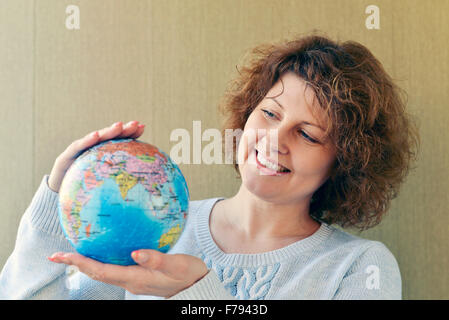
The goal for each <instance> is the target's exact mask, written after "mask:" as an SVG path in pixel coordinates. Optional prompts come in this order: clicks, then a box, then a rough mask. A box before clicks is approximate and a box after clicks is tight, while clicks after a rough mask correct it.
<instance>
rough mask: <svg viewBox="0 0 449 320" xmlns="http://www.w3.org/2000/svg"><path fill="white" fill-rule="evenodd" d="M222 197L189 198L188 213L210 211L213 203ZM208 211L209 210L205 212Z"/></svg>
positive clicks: (194, 213) (195, 213) (196, 213)
mask: <svg viewBox="0 0 449 320" xmlns="http://www.w3.org/2000/svg"><path fill="white" fill-rule="evenodd" d="M221 199H224V197H215V198H207V199H202V200H190V201H189V215H190V216H195V215H198V214H199V213H202V212H204V211H210V210H211V209H212V207H213V206H214V204H215V203H216V202H217V201H218V200H221ZM207 213H209V212H207Z"/></svg>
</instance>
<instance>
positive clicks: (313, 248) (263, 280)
mask: <svg viewBox="0 0 449 320" xmlns="http://www.w3.org/2000/svg"><path fill="white" fill-rule="evenodd" d="M47 179H48V175H46V176H44V178H43V180H42V182H41V185H40V186H39V189H38V190H37V192H36V194H35V195H34V197H33V200H32V201H31V204H30V206H29V207H28V209H27V210H26V212H25V214H24V215H23V217H22V220H21V222H20V226H19V230H18V234H17V241H16V246H15V249H14V251H13V252H12V254H11V256H10V257H9V259H8V261H7V262H6V264H5V266H4V268H3V270H2V273H1V274H0V298H2V299H160V298H159V297H152V296H135V295H132V294H130V293H129V292H126V291H125V290H124V289H122V288H120V287H115V286H112V285H108V284H104V283H101V282H98V281H94V280H91V279H90V278H88V277H87V276H85V275H83V274H81V273H78V274H75V275H71V276H69V272H67V270H68V268H67V266H66V265H63V264H55V263H52V262H49V261H48V260H47V257H48V256H50V255H51V254H52V253H54V252H56V251H71V252H72V251H73V248H72V247H71V246H70V244H69V242H68V241H67V240H66V239H65V238H64V235H63V231H62V230H61V228H60V225H59V219H58V215H57V200H58V194H57V193H55V192H53V191H52V190H50V189H49V188H48V185H47ZM220 199H223V198H212V199H206V200H200V201H191V202H190V206H189V215H188V219H187V223H186V227H185V229H184V231H183V233H182V235H181V237H180V239H179V240H178V242H177V243H176V245H175V246H174V247H173V248H172V250H171V251H170V253H186V254H191V255H194V256H197V257H200V258H201V259H203V261H205V263H206V265H207V267H208V268H209V269H210V271H209V273H208V274H207V275H206V276H205V277H204V278H202V279H201V280H200V281H198V282H197V283H195V284H194V285H193V286H191V287H190V288H187V289H185V290H184V291H181V292H180V293H178V294H177V295H175V296H173V297H172V298H171V299H401V276H400V272H399V268H398V264H397V262H396V259H395V258H394V256H393V255H392V254H391V252H390V251H389V250H388V249H387V248H386V247H385V246H384V245H383V244H382V243H380V242H378V241H371V240H365V239H361V238H359V237H356V236H353V235H350V234H348V233H346V232H344V231H341V230H339V229H337V228H335V227H333V226H330V225H328V224H325V223H322V224H321V227H320V228H319V229H318V230H317V231H316V232H315V233H314V234H313V235H311V236H310V237H308V238H306V239H303V240H300V241H297V242H295V243H293V244H291V245H288V246H286V247H283V248H281V249H277V250H274V251H269V252H264V253H258V254H226V253H224V252H223V251H221V250H220V249H219V248H218V247H217V245H216V244H215V242H214V241H213V239H212V237H211V234H210V230H209V214H210V211H211V209H212V207H213V205H214V204H215V202H216V201H218V200H220Z"/></svg>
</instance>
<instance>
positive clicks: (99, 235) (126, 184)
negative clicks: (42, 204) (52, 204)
mask: <svg viewBox="0 0 449 320" xmlns="http://www.w3.org/2000/svg"><path fill="white" fill-rule="evenodd" d="M188 205H189V191H188V188H187V184H186V181H185V179H184V176H183V175H182V173H181V170H180V169H179V167H178V166H177V165H176V164H175V163H174V162H173V161H172V160H171V159H170V157H169V156H168V155H167V154H165V153H164V152H163V151H161V150H159V149H158V148H157V147H155V146H153V145H151V144H148V143H144V142H141V141H137V140H135V139H117V140H109V141H105V142H102V143H100V144H98V145H96V146H94V147H92V148H90V149H87V150H86V151H84V152H83V153H82V154H81V155H79V156H78V157H77V159H76V160H75V161H74V163H73V164H72V165H71V167H70V168H69V170H68V171H67V173H66V175H65V177H64V179H63V181H62V184H61V187H60V190H59V199H58V214H59V220H60V223H61V226H62V229H63V231H64V234H65V236H66V238H67V239H68V240H69V242H70V243H71V244H72V246H73V247H74V248H75V249H76V251H77V252H78V253H80V254H82V255H84V256H87V257H89V258H92V259H95V260H98V261H101V262H103V263H112V264H118V265H131V264H135V262H134V260H133V259H132V258H131V252H132V251H134V250H138V249H154V250H158V251H160V252H163V253H166V252H167V251H168V250H170V248H172V247H173V245H174V244H175V243H176V241H177V240H178V238H179V236H180V235H181V232H182V231H183V229H184V225H185V222H186V218H187V213H188Z"/></svg>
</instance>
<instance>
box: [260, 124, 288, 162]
mask: <svg viewBox="0 0 449 320" xmlns="http://www.w3.org/2000/svg"><path fill="white" fill-rule="evenodd" d="M265 141H266V145H265V150H267V152H268V153H267V155H268V156H270V154H271V153H273V155H275V156H276V155H277V154H278V153H280V154H283V155H284V154H287V153H288V147H287V143H286V142H287V139H286V136H285V134H284V132H283V131H282V130H279V129H278V128H276V129H270V130H268V132H267V135H266V140H265Z"/></svg>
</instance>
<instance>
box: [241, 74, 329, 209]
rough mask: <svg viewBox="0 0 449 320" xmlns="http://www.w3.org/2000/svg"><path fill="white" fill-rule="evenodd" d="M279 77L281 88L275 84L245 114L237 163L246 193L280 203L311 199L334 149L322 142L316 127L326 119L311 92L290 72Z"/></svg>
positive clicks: (320, 183) (322, 178) (322, 181)
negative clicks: (285, 169) (248, 113)
mask: <svg viewBox="0 0 449 320" xmlns="http://www.w3.org/2000/svg"><path fill="white" fill-rule="evenodd" d="M281 79H282V82H283V84H282V83H281V81H278V82H277V83H276V84H275V85H274V86H273V87H272V88H271V89H270V91H269V92H268V93H267V95H266V96H265V98H264V99H263V100H262V101H261V102H260V103H259V105H258V106H257V107H256V108H255V109H254V111H253V112H252V113H251V114H250V116H249V118H248V120H247V122H246V124H245V128H244V130H243V135H242V137H241V138H240V143H239V148H238V157H239V158H238V163H239V170H240V174H241V177H242V183H243V184H244V186H245V187H246V188H247V189H248V190H249V191H250V192H251V193H253V194H254V195H256V196H257V197H259V198H261V199H264V200H266V201H270V202H276V203H284V204H285V203H294V202H301V201H304V200H305V199H307V200H310V198H311V197H312V195H313V193H314V192H315V191H316V190H317V189H318V188H319V187H320V186H321V185H322V184H323V183H324V182H325V181H326V180H327V178H328V177H329V174H330V170H331V167H332V165H333V163H334V161H335V149H334V147H333V146H332V145H331V143H330V142H325V141H324V130H323V129H321V128H320V126H321V127H324V124H325V123H326V117H325V114H324V112H323V111H322V109H321V108H320V107H319V105H318V104H317V103H318V102H317V101H316V99H314V97H315V94H314V92H313V90H312V89H310V88H307V89H306V85H305V82H304V81H303V80H302V79H301V78H300V77H298V76H297V75H295V74H293V73H291V72H289V73H286V74H284V76H283V77H282V78H281ZM282 88H284V90H283V92H282ZM281 92H282V94H280V93H281ZM279 94H280V95H279ZM267 97H275V98H274V99H272V98H267ZM261 129H262V130H261ZM263 129H265V130H263ZM276 135H277V138H276ZM256 154H257V156H256ZM260 156H264V158H265V160H264V159H263V158H262V159H261V157H260ZM267 160H272V163H275V164H278V165H281V166H282V167H284V168H287V169H288V172H279V171H280V170H279V169H281V168H282V167H281V168H280V167H276V166H275V165H274V166H273V165H271V166H270V165H269V164H268V165H267V164H266V161H267ZM264 164H265V165H264ZM270 167H271V168H270Z"/></svg>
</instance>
